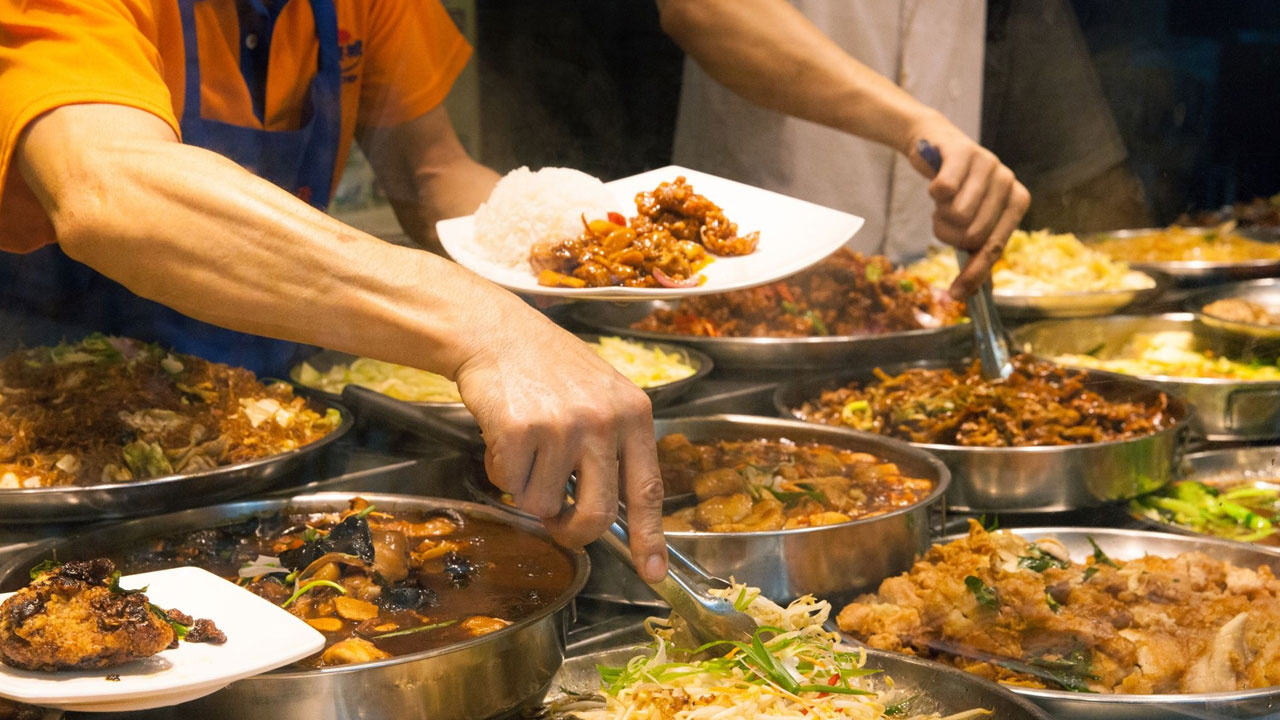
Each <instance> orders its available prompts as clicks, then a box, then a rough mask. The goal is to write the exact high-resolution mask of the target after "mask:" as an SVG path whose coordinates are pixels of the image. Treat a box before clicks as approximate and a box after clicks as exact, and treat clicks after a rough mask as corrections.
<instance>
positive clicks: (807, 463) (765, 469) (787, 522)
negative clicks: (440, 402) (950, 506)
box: [658, 433, 933, 532]
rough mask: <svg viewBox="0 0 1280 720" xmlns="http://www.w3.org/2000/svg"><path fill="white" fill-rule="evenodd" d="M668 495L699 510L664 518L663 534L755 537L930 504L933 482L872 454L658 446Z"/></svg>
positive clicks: (747, 443) (670, 442)
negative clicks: (691, 498) (684, 495)
mask: <svg viewBox="0 0 1280 720" xmlns="http://www.w3.org/2000/svg"><path fill="white" fill-rule="evenodd" d="M658 460H659V462H660V463H661V465H662V477H663V483H664V485H666V486H667V488H668V494H671V493H672V491H673V490H676V491H679V492H687V491H688V490H692V491H693V492H694V493H695V495H696V497H697V500H698V502H697V504H696V505H694V506H692V507H687V508H683V509H680V510H677V511H676V512H674V513H671V514H669V515H667V516H666V517H665V518H663V528H664V529H665V530H667V531H668V532H688V531H699V532H757V531H769V530H782V529H786V528H801V527H813V526H818V525H834V524H837V523H843V522H849V521H850V520H857V519H860V518H866V517H872V516H875V515H882V514H884V513H886V512H890V511H892V510H896V509H898V508H903V507H908V506H911V505H914V504H916V503H918V502H920V501H921V500H923V499H924V498H926V497H928V496H929V493H930V492H932V491H933V482H932V481H931V480H927V479H923V478H913V477H909V476H907V475H905V474H903V472H902V471H901V470H900V469H899V468H898V466H897V465H895V464H893V463H891V462H888V461H886V460H883V459H882V458H879V457H876V456H875V455H872V454H870V453H864V452H856V451H853V450H844V449H841V448H837V447H832V446H830V445H823V444H820V443H793V442H790V441H786V440H718V441H716V442H698V443H695V442H690V441H689V439H688V438H687V437H685V436H684V435H681V434H679V433H673V434H671V435H667V436H666V437H664V438H662V439H661V440H660V441H659V442H658Z"/></svg>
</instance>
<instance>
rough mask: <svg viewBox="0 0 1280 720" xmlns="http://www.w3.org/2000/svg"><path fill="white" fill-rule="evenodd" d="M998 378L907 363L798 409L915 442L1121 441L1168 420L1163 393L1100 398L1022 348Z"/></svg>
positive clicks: (977, 368)
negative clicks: (1144, 397)
mask: <svg viewBox="0 0 1280 720" xmlns="http://www.w3.org/2000/svg"><path fill="white" fill-rule="evenodd" d="M1012 362H1013V374H1012V375H1011V376H1010V377H1009V378H1007V379H1005V380H995V381H988V380H984V379H983V378H982V367H981V365H980V363H979V362H978V361H976V360H975V361H973V362H972V363H971V364H970V365H969V366H968V367H967V368H965V369H963V370H960V371H955V370H950V369H940V370H934V369H926V368H913V369H909V370H906V371H904V372H902V373H900V374H898V375H895V376H890V375H888V374H887V373H885V372H884V371H882V370H880V369H879V368H877V369H876V370H875V375H876V378H877V381H876V382H874V383H870V384H866V385H863V384H861V383H857V382H854V383H850V384H848V385H846V386H844V387H841V388H837V389H834V390H827V391H825V392H823V393H822V394H821V395H820V396H819V397H817V398H814V399H812V400H810V401H808V402H806V403H804V405H802V406H801V407H800V408H798V409H797V410H796V411H795V413H796V415H797V416H799V417H800V418H802V419H804V420H808V421H809V422H816V423H825V424H827V425H844V426H848V427H853V428H856V429H858V430H864V431H869V432H875V433H879V434H881V435H888V436H891V437H896V438H899V439H902V440H908V441H910V442H916V443H933V444H942V445H963V446H975V447H1023V446H1033V445H1080V444H1085V443H1097V442H1109V441H1114V440H1128V439H1131V438H1136V437H1142V436H1145V435H1151V434H1154V433H1156V432H1158V431H1160V430H1162V429H1164V428H1166V427H1170V426H1171V425H1172V423H1173V418H1172V417H1171V416H1170V415H1169V413H1168V412H1167V409H1168V396H1167V395H1165V394H1163V393H1161V394H1159V395H1158V396H1157V398H1156V399H1155V400H1154V401H1152V402H1136V401H1135V402H1120V401H1113V400H1108V399H1107V398H1105V397H1103V396H1102V395H1099V394H1098V393H1097V392H1094V391H1093V390H1090V389H1088V388H1087V385H1088V380H1089V374H1088V372H1087V371H1084V370H1072V369H1067V368H1063V367H1061V366H1058V365H1054V364H1052V363H1048V362H1044V361H1040V360H1035V359H1033V358H1032V357H1030V356H1029V355H1015V356H1014V357H1013V358H1012Z"/></svg>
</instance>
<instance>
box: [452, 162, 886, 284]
mask: <svg viewBox="0 0 1280 720" xmlns="http://www.w3.org/2000/svg"><path fill="white" fill-rule="evenodd" d="M677 175H683V176H685V178H686V179H687V180H688V181H689V184H690V185H692V186H693V189H694V191H695V192H697V193H698V194H700V195H704V196H705V197H706V198H707V199H709V200H710V201H711V202H713V203H715V204H717V205H719V206H720V207H721V208H722V209H723V210H724V214H725V215H726V216H727V217H728V218H729V219H730V220H731V221H733V222H735V223H737V224H738V232H739V233H742V234H746V233H749V232H752V231H755V230H759V231H760V243H759V245H758V246H757V247H756V251H755V252H753V253H751V254H750V255H742V256H739V257H719V256H716V257H715V260H714V261H713V262H712V263H711V264H710V265H708V266H707V267H705V268H704V269H703V270H702V275H703V276H704V277H706V282H704V283H702V284H701V285H698V286H696V287H691V288H629V287H601V288H562V287H545V286H542V285H539V284H538V278H537V277H536V276H535V275H534V274H533V273H531V272H528V271H525V270H521V269H515V268H510V267H507V266H505V265H501V264H499V263H496V262H493V261H492V260H490V259H488V258H487V257H485V256H484V254H483V253H482V252H481V250H480V247H479V245H478V244H477V243H476V242H475V239H474V238H475V220H474V217H473V216H471V215H468V216H467V217H460V218H452V219H449V220H442V221H440V222H438V223H436V232H437V233H438V234H439V236H440V243H441V244H442V245H444V249H445V250H447V251H448V252H449V255H451V256H452V257H453V259H454V260H456V261H457V262H458V264H459V265H462V266H463V267H465V268H467V269H468V270H471V271H472V272H474V273H476V274H478V275H481V276H483V277H484V278H485V279H487V280H490V281H492V282H495V283H497V284H499V285H501V286H503V287H505V288H507V289H508V290H513V291H515V292H520V293H525V294H528V295H555V296H559V297H568V298H582V299H596V300H636V301H640V300H659V299H663V298H667V299H670V298H678V297H685V296H688V295H706V294H709V293H720V292H726V291H729V290H741V289H743V288H749V287H755V286H757V285H764V284H765V283H770V282H773V281H774V280H779V279H781V278H784V277H787V276H788V275H794V274H795V273H797V272H800V271H801V270H804V269H805V268H807V267H809V266H810V265H812V264H814V263H816V262H818V261H819V260H821V259H823V258H825V257H827V256H828V255H830V254H831V253H833V252H835V251H836V250H838V249H840V246H842V245H844V244H845V243H846V242H848V240H849V238H851V237H853V235H854V233H856V232H858V230H859V229H860V228H861V227H862V223H863V219H862V218H860V217H858V216H856V215H850V214H849V213H844V212H840V211H839V210H832V209H831V208H826V207H822V206H821V205H814V204H813V203H809V202H805V201H803V200H797V199H795V198H792V197H787V196H786V195H779V194H778V193H775V192H770V191H768V190H762V189H760V188H758V187H752V186H751V185H744V184H742V183H739V182H734V181H733V180H726V179H724V178H721V177H716V176H715V175H708V174H706V173H701V172H698V171H697V170H689V169H687V168H682V167H678V166H675V165H671V166H668V167H664V168H659V169H658V170H650V171H649V172H646V173H641V174H639V175H632V176H631V177H625V178H622V179H621V180H614V181H613V182H610V183H605V187H607V188H609V190H610V191H611V192H612V193H613V194H614V197H616V198H617V202H618V209H619V210H620V211H621V212H622V214H623V215H626V216H627V217H631V216H633V215H635V214H636V210H635V197H636V194H637V193H640V192H645V191H649V190H653V189H654V188H656V187H657V186H658V183H660V182H663V181H668V182H670V181H673V180H675V179H676V176H677Z"/></svg>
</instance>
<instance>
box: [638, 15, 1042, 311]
mask: <svg viewBox="0 0 1280 720" xmlns="http://www.w3.org/2000/svg"><path fill="white" fill-rule="evenodd" d="M657 2H658V8H659V11H660V13H661V19H662V28H663V30H664V31H665V32H666V33H667V34H668V35H669V36H671V38H672V39H673V40H675V42H676V44H678V45H680V47H681V48H683V49H684V51H685V52H686V53H688V54H689V56H690V57H692V58H693V59H694V60H695V61H696V62H697V63H698V64H699V65H700V66H701V67H702V68H703V69H704V70H705V71H706V72H707V74H708V75H710V76H711V77H712V78H714V79H715V80H716V81H717V82H719V83H720V84H722V85H724V86H725V87H727V88H729V89H730V90H732V91H734V92H735V93H737V94H739V95H741V96H742V97H743V98H745V99H747V100H749V101H751V102H753V103H755V104H757V105H760V106H762V107H766V108H769V109H771V110H776V111H778V112H781V113H785V114H787V115H793V116H795V117H799V118H803V119H805V120H810V121H813V122H817V123H821V124H823V125H827V126H829V127H832V128H835V129H837V130H841V131H843V132H847V133H850V134H852V135H857V136H859V137H863V138H866V139H868V140H873V141H875V142H878V143H881V144H883V145H887V146H889V147H891V148H894V149H895V150H897V151H898V152H900V153H902V154H903V155H905V156H906V157H907V158H909V159H910V160H911V164H912V166H913V167H915V169H916V170H917V171H918V172H920V173H921V174H922V175H924V176H925V177H929V178H933V182H932V183H931V184H930V185H929V194H930V196H931V197H932V198H933V200H934V202H935V211H934V234H935V235H937V237H938V239H940V240H942V241H944V242H947V243H949V244H952V245H955V246H956V247H959V248H961V249H965V250H970V251H973V252H974V253H975V254H974V256H973V260H972V261H971V262H970V264H969V265H968V266H967V267H966V268H965V270H964V272H962V273H961V275H960V277H959V278H957V280H956V285H955V286H954V289H953V292H954V293H956V294H957V295H965V294H968V293H969V292H971V291H972V290H973V289H975V288H976V287H977V285H978V283H979V281H980V280H981V279H982V278H983V277H985V276H986V274H987V273H988V272H989V271H990V269H991V266H992V265H993V264H994V263H995V261H996V260H997V259H998V258H999V256H1000V253H1001V251H1002V250H1003V248H1004V244H1005V243H1006V242H1007V241H1008V238H1009V235H1010V234H1011V233H1012V232H1013V231H1014V229H1016V228H1017V226H1018V222H1019V221H1020V220H1021V219H1022V215H1023V213H1025V212H1026V209H1027V205H1028V203H1029V201H1030V197H1029V195H1028V194H1027V191H1026V188H1024V187H1023V186H1022V185H1021V184H1020V183H1019V182H1018V181H1017V179H1016V178H1015V177H1014V175H1013V172H1012V171H1011V170H1009V168H1007V167H1005V166H1004V165H1003V164H1001V162H1000V161H999V159H998V158H996V156H995V155H993V154H992V153H991V152H989V151H987V150H986V149H984V148H983V147H981V146H980V145H978V144H977V143H975V142H974V141H973V140H972V139H970V138H969V137H967V136H966V135H965V134H964V133H963V132H961V131H960V130H959V129H958V128H956V127H955V126H954V125H953V124H952V123H951V122H949V121H948V120H947V119H946V118H945V117H943V115H942V114H941V113H939V112H937V111H936V110H933V109H931V108H929V107H927V106H925V105H923V104H922V103H920V102H918V101H916V100H915V99H914V98H912V97H911V96H910V95H909V94H907V93H906V92H905V91H904V90H902V88H900V87H898V86H897V85H895V84H894V83H893V82H891V81H890V80H889V79H887V78H885V77H883V76H881V75H880V74H878V73H876V72H875V71H873V70H872V69H870V68H868V67H867V66H865V65H863V64H862V63H860V62H858V61H857V60H856V59H855V58H853V57H851V56H850V55H849V54H848V53H846V52H844V50H842V49H841V48H840V46H839V45H836V44H835V43H834V42H833V41H832V40H831V39H830V38H828V37H827V36H826V35H824V34H823V33H822V31H821V30H819V29H818V28H817V27H816V26H815V25H814V24H813V23H811V22H809V20H808V19H807V18H805V17H804V15H803V14H801V13H800V11H798V10H796V8H795V7H793V6H792V5H791V4H790V3H788V2H786V0H657ZM920 140H928V141H929V142H930V143H932V144H933V145H934V146H936V147H937V148H938V149H939V150H940V151H941V154H942V169H941V170H940V171H939V172H938V173H937V174H936V176H935V174H934V172H933V170H932V169H931V168H930V167H929V165H928V164H927V163H926V162H925V161H924V160H923V159H922V158H921V157H920V155H919V154H918V152H917V144H918V143H919V141H920Z"/></svg>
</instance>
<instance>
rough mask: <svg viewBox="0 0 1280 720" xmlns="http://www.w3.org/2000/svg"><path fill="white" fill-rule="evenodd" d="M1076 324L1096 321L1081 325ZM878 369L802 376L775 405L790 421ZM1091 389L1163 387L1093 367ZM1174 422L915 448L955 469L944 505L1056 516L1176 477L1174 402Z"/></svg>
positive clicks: (1135, 396) (1173, 411)
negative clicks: (1019, 441) (1111, 437)
mask: <svg viewBox="0 0 1280 720" xmlns="http://www.w3.org/2000/svg"><path fill="white" fill-rule="evenodd" d="M1073 322H1086V323H1087V322H1096V320H1080V321H1073ZM967 364H968V361H959V362H956V361H938V360H932V361H923V362H916V363H903V364H898V365H885V366H881V368H882V369H883V370H884V372H886V373H888V374H889V375H897V374H899V373H901V372H903V371H905V370H908V369H911V368H932V369H940V368H946V367H950V368H954V369H960V368H963V367H965V366H966V365H967ZM876 367H877V366H874V365H873V366H868V367H864V368H862V369H859V370H853V371H845V372H842V373H837V374H833V375H826V376H819V377H816V378H801V379H799V380H794V381H792V382H790V383H786V384H784V385H781V386H779V387H778V390H777V391H776V392H775V393H774V396H773V398H774V405H775V407H776V408H777V409H778V412H780V413H781V414H782V415H783V416H785V417H792V418H798V415H796V409H798V408H799V407H800V406H801V405H803V404H804V403H805V402H806V401H808V400H811V399H813V398H816V397H818V396H819V395H820V394H821V393H822V392H823V391H824V390H828V389H832V388H837V387H841V386H843V385H846V384H848V383H850V382H852V381H857V382H859V383H863V384H866V383H874V382H876V381H877V379H876V376H875V374H874V371H875V369H876ZM1089 374H1090V376H1091V377H1090V379H1089V381H1088V387H1089V388H1090V389H1091V390H1094V391H1095V392H1097V393H1099V394H1101V395H1102V396H1103V397H1107V398H1110V399H1115V400H1151V399H1153V398H1154V397H1156V395H1157V394H1158V393H1160V392H1161V390H1160V388H1158V387H1155V386H1154V385H1152V384H1150V383H1145V382H1142V381H1140V380H1135V379H1133V378H1129V377H1126V376H1124V375H1116V374H1114V373H1107V372H1101V371H1095V370H1090V371H1089ZM1169 413H1170V415H1171V416H1172V417H1173V419H1174V422H1173V424H1172V425H1171V426H1170V427H1168V428H1165V429H1163V430H1161V431H1159V432H1156V433H1153V434H1151V435H1147V436H1144V437H1140V438H1134V439H1131V440H1118V441H1114V442H1104V443H1089V444H1087V445H1057V446H1036V447H963V446H959V445H940V444H934V443H910V445H911V446H912V447H916V448H919V449H921V450H924V451H926V452H929V453H931V454H933V455H935V456H937V457H938V458H939V459H940V460H942V462H944V463H946V465H947V468H949V469H950V470H951V489H950V492H949V493H948V495H947V502H948V505H949V507H950V508H951V509H953V510H958V511H960V512H966V513H1019V512H1057V511H1060V510H1074V509H1077V508H1083V507H1092V506H1096V505H1101V504H1104V503H1108V502H1114V501H1116V500H1127V499H1128V498H1131V497H1136V496H1138V495H1142V494H1143V493H1147V492H1151V491H1152V490H1155V489H1156V488H1159V487H1162V486H1163V485H1164V484H1165V483H1167V482H1169V481H1170V480H1171V479H1172V478H1173V477H1174V470H1175V468H1176V467H1177V457H1178V454H1179V452H1180V450H1181V443H1182V435H1183V433H1184V432H1185V431H1186V430H1187V426H1188V424H1189V421H1190V419H1191V410H1190V409H1189V408H1188V407H1187V406H1186V404H1185V403H1183V402H1182V401H1181V400H1179V399H1178V398H1177V397H1176V396H1170V397H1169Z"/></svg>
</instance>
